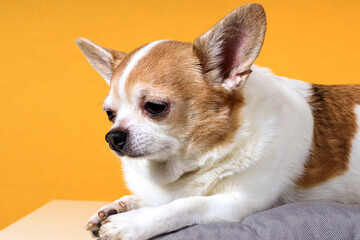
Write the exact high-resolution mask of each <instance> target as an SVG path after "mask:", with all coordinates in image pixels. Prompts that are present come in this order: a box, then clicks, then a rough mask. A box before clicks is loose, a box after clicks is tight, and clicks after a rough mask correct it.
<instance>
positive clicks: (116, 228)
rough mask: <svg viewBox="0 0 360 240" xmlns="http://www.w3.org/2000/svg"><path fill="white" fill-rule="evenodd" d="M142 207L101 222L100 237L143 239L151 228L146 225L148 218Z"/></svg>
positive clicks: (118, 239)
mask: <svg viewBox="0 0 360 240" xmlns="http://www.w3.org/2000/svg"><path fill="white" fill-rule="evenodd" d="M141 210H144V209H138V210H135V211H131V212H126V213H121V214H116V215H113V216H110V217H108V218H107V219H106V220H105V221H103V222H102V223H101V227H100V231H99V235H100V237H101V239H103V238H104V239H111V240H145V239H148V238H149V237H152V236H151V233H150V231H151V230H152V228H151V227H150V226H148V224H147V220H148V219H149V218H148V217H147V216H146V214H145V216H144V214H143V211H141ZM149 234H150V235H149Z"/></svg>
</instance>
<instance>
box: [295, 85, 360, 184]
mask: <svg viewBox="0 0 360 240" xmlns="http://www.w3.org/2000/svg"><path fill="white" fill-rule="evenodd" d="M356 104H360V86H358V85H338V86H324V85H315V84H314V85H313V96H312V99H311V100H310V105H311V106H312V107H313V108H314V110H313V117H314V135H313V145H312V150H311V154H310V156H309V158H308V160H307V163H306V165H305V172H304V173H303V175H302V177H301V178H300V179H298V181H297V186H298V187H300V188H309V187H313V186H315V185H318V184H321V183H323V182H325V181H328V180H330V179H332V178H334V177H336V176H339V175H341V174H343V173H344V172H345V171H346V170H347V169H348V163H349V155H350V152H351V141H352V140H353V139H354V136H355V134H356V131H357V128H358V127H357V122H356V114H355V112H354V108H355V105H356Z"/></svg>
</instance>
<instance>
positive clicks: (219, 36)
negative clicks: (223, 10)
mask: <svg viewBox="0 0 360 240" xmlns="http://www.w3.org/2000/svg"><path fill="white" fill-rule="evenodd" d="M265 31H266V16H265V12H264V8H263V7H262V6H261V5H259V4H256V3H252V4H247V5H244V6H241V7H239V8H237V9H235V10H234V11H232V12H231V13H229V14H228V15H227V16H226V17H225V18H223V19H222V20H221V21H220V22H218V23H217V24H216V25H215V26H214V27H213V28H211V29H210V30H209V31H208V32H206V33H205V34H203V35H201V36H200V37H198V38H197V39H196V40H195V41H194V45H193V47H194V50H195V53H196V55H197V56H198V57H199V58H200V61H201V64H202V67H203V72H204V75H205V78H206V80H207V81H209V82H210V83H211V84H220V85H221V86H223V87H224V88H226V89H228V90H233V89H238V88H240V87H241V86H243V84H244V83H245V81H246V79H247V78H248V77H249V75H250V73H251V70H250V68H251V65H252V64H253V62H254V61H255V59H256V57H257V56H258V55H259V52H260V49H261V46H262V44H263V41H264V37H265Z"/></svg>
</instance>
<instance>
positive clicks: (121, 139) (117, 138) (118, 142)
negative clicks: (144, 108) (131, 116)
mask: <svg viewBox="0 0 360 240" xmlns="http://www.w3.org/2000/svg"><path fill="white" fill-rule="evenodd" d="M105 140H106V142H108V143H109V145H110V148H111V149H112V150H115V151H120V150H122V149H123V147H124V145H125V142H126V132H123V131H112V132H108V133H107V134H106V136H105Z"/></svg>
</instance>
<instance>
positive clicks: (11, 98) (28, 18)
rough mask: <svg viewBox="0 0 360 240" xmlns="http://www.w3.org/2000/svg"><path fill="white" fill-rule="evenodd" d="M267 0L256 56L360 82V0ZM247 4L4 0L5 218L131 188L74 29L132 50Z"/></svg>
mask: <svg viewBox="0 0 360 240" xmlns="http://www.w3.org/2000/svg"><path fill="white" fill-rule="evenodd" d="M259 2H260V3H262V4H263V5H264V7H265V9H266V12H267V18H268V31H267V36H266V38H265V44H264V47H263V49H262V52H261V54H260V57H259V58H258V60H257V61H256V64H258V65H261V66H267V67H270V68H272V69H273V70H274V72H275V73H276V74H278V75H283V76H287V77H290V78H296V79H301V80H304V81H308V82H315V83H328V84H335V83H360V78H359V69H360V66H359V60H358V59H359V55H360V47H359V40H360V36H359V29H360V15H359V12H360V1H359V0H352V1H351V0H346V1H344V0H322V1H316V0H301V1H300V0H299V1H292V0H284V1H277V0H271V1H270V0H264V1H259ZM245 3H247V2H244V1H230V0H214V1H213V0H201V1H196V0H182V1H172V0H152V1H149V0H139V1H120V0H102V1H93V0H86V1H70V0H57V1H55V0H43V1H26V0H17V1H16V0H1V1H0V43H1V46H0V50H1V51H0V113H1V117H0V164H1V165H0V166H1V167H0V184H1V186H0V229H1V228H3V227H5V226H6V225H8V224H10V223H12V222H13V221H15V220H16V219H18V218H20V217H22V216H24V215H25V214H27V213H29V212H30V211H32V210H34V209H35V208H37V207H39V206H41V205H42V204H44V203H46V202H47V201H49V200H51V199H79V200H109V201H110V200H114V199H116V198H118V197H120V196H121V195H123V194H125V193H128V190H126V187H125V185H124V182H123V181H122V177H121V169H120V164H119V162H118V161H117V160H116V158H115V157H114V155H113V154H112V153H111V152H110V150H109V149H108V147H107V145H106V143H105V140H104V136H105V134H106V132H107V130H108V129H109V127H110V123H108V121H107V119H106V116H105V115H106V114H103V113H102V107H101V105H102V100H103V98H104V97H105V95H106V94H107V90H108V87H107V85H106V84H105V82H104V80H102V79H101V77H100V76H99V75H98V74H97V73H96V72H95V71H94V70H93V69H92V68H91V67H90V65H89V64H88V63H87V61H86V60H85V58H84V57H83V55H82V54H81V52H80V50H79V49H78V48H77V46H76V45H75V43H74V40H75V38H77V37H80V36H81V37H87V38H90V39H92V40H94V41H95V42H97V43H99V44H101V45H104V46H106V47H111V48H117V49H121V50H124V51H130V50H132V49H134V48H135V47H137V46H139V45H140V44H144V43H147V42H151V41H154V40H159V39H176V40H181V41H192V40H193V39H195V38H196V37H197V36H198V35H199V34H200V33H202V32H204V31H206V30H207V29H208V28H210V27H211V26H212V25H213V24H215V23H216V22H217V21H218V20H219V19H220V18H222V17H223V16H225V15H226V14H227V13H228V12H230V11H231V10H233V9H234V8H236V7H238V6H240V5H243V4H245ZM74 213H76V209H74ZM89 214H90V213H89ZM69 217H71V216H69Z"/></svg>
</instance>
